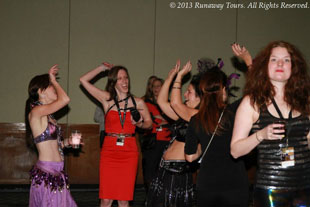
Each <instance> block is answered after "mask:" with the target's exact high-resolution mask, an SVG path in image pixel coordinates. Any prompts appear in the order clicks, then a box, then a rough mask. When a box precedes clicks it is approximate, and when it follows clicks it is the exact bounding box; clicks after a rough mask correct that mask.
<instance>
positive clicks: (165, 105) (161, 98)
mask: <svg viewBox="0 0 310 207" xmlns="http://www.w3.org/2000/svg"><path fill="white" fill-rule="evenodd" d="M179 69H180V60H178V61H177V63H176V65H175V67H174V68H172V69H171V70H170V72H169V74H168V77H167V79H166V80H165V82H164V84H163V85H162V87H161V89H160V92H159V95H158V97H157V103H158V105H159V107H160V108H161V110H162V111H163V112H164V113H165V114H166V115H167V116H168V117H169V118H171V119H173V120H177V119H178V118H179V117H178V115H177V114H176V113H175V112H174V110H173V109H172V108H171V106H170V103H169V100H168V98H169V87H170V84H171V82H172V81H173V78H174V77H175V75H176V74H177V73H178V72H179Z"/></svg>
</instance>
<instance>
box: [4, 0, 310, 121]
mask: <svg viewBox="0 0 310 207" xmlns="http://www.w3.org/2000/svg"><path fill="white" fill-rule="evenodd" d="M170 2H171V0H169V1H166V0H130V1H124V0H71V1H70V0H0V28H1V32H0V97H1V98H0V105H1V107H0V122H10V123H13V122H22V121H23V118H24V117H23V115H24V103H25V100H26V98H27V86H28V83H29V81H30V79H31V78H32V77H33V76H34V75H36V74H41V73H46V72H47V71H48V69H49V67H50V66H51V65H53V64H55V63H58V64H59V65H60V67H61V71H60V77H61V79H60V83H61V84H62V86H63V87H64V88H65V90H66V91H67V92H68V93H69V96H70V97H71V103H70V105H69V107H70V112H69V113H68V115H67V116H65V117H63V118H62V119H61V122H68V123H80V124H83V123H93V113H94V110H95V104H94V103H93V102H92V101H91V100H90V99H89V98H88V97H87V96H85V94H84V93H83V92H82V91H81V89H80V87H79V81H78V79H79V77H80V76H81V75H82V74H84V73H85V72H87V71H88V70H90V69H92V68H94V67H95V66H97V65H98V64H100V63H101V62H102V61H109V62H111V63H114V64H122V65H124V66H126V67H127V68H128V69H129V72H130V76H131V83H132V92H133V93H134V94H135V95H137V96H142V95H143V92H144V90H145V84H146V79H147V77H148V76H150V75H152V74H155V75H158V76H160V77H163V78H165V77H166V75H167V73H168V70H169V69H170V68H171V67H172V66H173V65H174V64H175V61H176V59H178V58H181V60H182V63H185V61H187V60H191V61H192V62H193V65H194V69H193V73H196V68H195V65H196V61H197V59H198V58H200V57H211V58H214V59H216V58H218V57H222V58H223V59H224V62H225V67H224V70H225V71H226V72H227V73H230V72H233V71H234V70H235V69H234V68H233V66H232V64H231V60H230V59H231V58H232V53H231V49H230V44H231V43H232V42H234V41H238V42H240V43H241V44H243V45H246V46H247V47H248V49H249V50H250V51H251V52H252V54H256V53H257V52H258V50H259V49H260V48H262V47H263V46H264V45H266V44H267V43H268V42H270V41H272V40H275V39H283V40H287V41H290V42H292V43H293V44H296V45H297V46H298V47H299V48H300V50H301V51H302V52H303V53H304V54H305V56H306V58H307V60H308V61H309V59H310V47H309V40H308V38H309V34H310V31H309V30H310V23H309V19H310V12H309V11H310V9H309V8H308V9H270V10H267V11H266V10H264V9H262V8H260V9H249V8H244V9H228V8H226V4H227V2H232V3H237V2H239V4H240V3H243V4H244V6H247V5H248V3H249V2H254V1H248V0H239V1H237V0H235V1H234V0H233V1H223V0H200V1H184V2H188V3H193V5H194V4H195V3H196V2H199V3H209V4H211V3H224V4H225V8H224V9H223V10H219V9H198V8H191V9H189V8H188V9H176V8H174V9H172V8H170V7H169V3H170ZM175 2H176V3H177V1H175ZM257 2H259V1H257ZM277 2H278V1H273V3H277ZM285 2H287V3H290V2H291V3H303V2H307V0H303V1H302V0H295V1H294V0H290V1H289V0H286V1H285ZM188 5H189V4H188ZM308 6H310V5H309V2H308ZM242 77H243V75H242ZM105 83H106V82H105V80H99V81H98V82H97V83H96V85H98V86H99V87H104V86H105ZM243 83H244V79H243V78H241V80H240V81H237V82H235V84H236V85H237V86H239V87H242V86H243ZM237 94H238V95H239V96H240V95H241V90H240V92H239V93H237Z"/></svg>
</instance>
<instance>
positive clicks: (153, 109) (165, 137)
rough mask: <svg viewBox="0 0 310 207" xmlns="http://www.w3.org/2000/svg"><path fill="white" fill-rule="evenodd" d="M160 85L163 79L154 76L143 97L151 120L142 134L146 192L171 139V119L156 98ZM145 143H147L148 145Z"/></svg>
mask: <svg viewBox="0 0 310 207" xmlns="http://www.w3.org/2000/svg"><path fill="white" fill-rule="evenodd" d="M162 85H163V80H162V79H160V78H155V79H154V80H153V81H152V85H151V93H150V95H149V96H146V98H145V103H146V106H147V108H148V110H149V112H150V114H151V118H152V121H153V126H152V129H151V130H147V131H146V132H145V134H144V136H143V139H144V141H145V142H143V144H142V152H143V159H142V163H143V177H144V184H145V187H146V192H147V191H148V188H149V185H150V183H151V180H152V179H153V177H154V175H155V174H156V172H157V169H158V164H159V162H160V159H161V156H162V154H163V151H164V149H165V148H166V146H167V145H168V144H169V141H170V139H171V136H170V135H171V132H170V129H169V126H170V125H169V124H170V122H171V121H170V120H169V117H167V116H166V115H165V114H164V113H163V112H162V110H161V109H160V107H159V105H158V104H157V98H158V95H159V91H160V89H161V87H162ZM148 140H149V141H148ZM150 140H152V142H150ZM145 143H148V144H149V145H147V144H145Z"/></svg>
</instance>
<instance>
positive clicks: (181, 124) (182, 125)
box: [171, 118, 188, 142]
mask: <svg viewBox="0 0 310 207" xmlns="http://www.w3.org/2000/svg"><path fill="white" fill-rule="evenodd" d="M187 127H188V122H187V121H185V120H183V119H181V118H180V119H178V120H177V121H176V122H175V123H174V124H173V125H172V129H171V137H172V138H174V137H175V139H176V140H177V141H179V142H185V135H186V130H187Z"/></svg>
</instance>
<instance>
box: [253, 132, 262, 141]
mask: <svg viewBox="0 0 310 207" xmlns="http://www.w3.org/2000/svg"><path fill="white" fill-rule="evenodd" d="M255 134H256V139H257V141H258V142H262V141H263V140H262V139H259V138H258V135H257V134H258V132H256V133H255Z"/></svg>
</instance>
